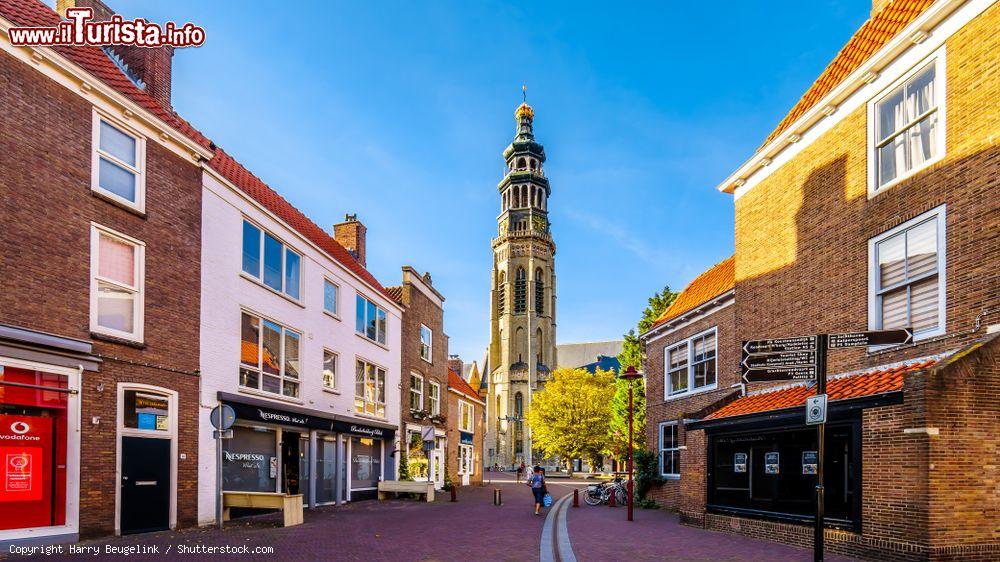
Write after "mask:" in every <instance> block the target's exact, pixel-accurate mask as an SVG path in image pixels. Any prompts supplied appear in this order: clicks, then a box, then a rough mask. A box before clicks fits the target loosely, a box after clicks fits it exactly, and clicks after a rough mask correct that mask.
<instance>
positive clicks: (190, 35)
mask: <svg viewBox="0 0 1000 562" xmlns="http://www.w3.org/2000/svg"><path fill="white" fill-rule="evenodd" d="M93 17H94V10H93V8H69V9H67V10H66V20H63V21H61V22H59V23H58V24H57V25H56V26H55V27H11V28H10V30H9V35H10V42H11V43H12V44H13V45H17V46H28V45H31V46H42V47H51V46H54V45H75V46H84V45H89V46H95V47H102V46H105V45H135V46H137V47H162V46H164V45H170V46H172V47H200V46H201V45H202V44H203V43H204V42H205V30H204V29H203V28H201V27H198V26H197V25H194V24H193V23H190V22H189V23H185V24H184V25H180V26H179V25H177V24H175V23H174V22H172V21H168V22H167V23H166V24H164V25H163V26H162V27H161V26H160V25H159V24H155V23H150V22H148V21H146V20H145V19H143V18H137V19H134V20H125V19H123V18H122V17H121V16H119V15H117V14H116V15H114V16H111V19H110V20H107V21H90V20H92V19H93Z"/></svg>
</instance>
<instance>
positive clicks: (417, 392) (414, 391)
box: [410, 371, 424, 411]
mask: <svg viewBox="0 0 1000 562" xmlns="http://www.w3.org/2000/svg"><path fill="white" fill-rule="evenodd" d="M414 381H417V383H418V385H419V388H418V387H416V386H414V384H413V382H414ZM414 398H416V400H417V407H416V408H414V407H413V399H414ZM423 409H424V376H423V375H421V374H420V373H417V372H416V371H410V410H417V411H419V410H423Z"/></svg>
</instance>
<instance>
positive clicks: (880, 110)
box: [872, 59, 944, 190]
mask: <svg viewBox="0 0 1000 562" xmlns="http://www.w3.org/2000/svg"><path fill="white" fill-rule="evenodd" d="M939 60H940V59H936V60H935V61H933V62H931V63H929V64H927V65H925V66H923V67H921V68H920V69H919V70H918V71H917V72H916V73H914V74H912V75H910V76H909V77H908V78H906V79H905V80H904V81H903V82H902V83H900V84H897V85H895V86H893V88H892V89H890V90H889V91H888V92H887V93H885V94H884V95H883V96H881V97H880V98H879V99H878V100H877V101H876V102H875V105H874V115H873V116H872V118H873V119H872V120H873V123H874V127H875V130H874V149H873V155H874V159H875V162H874V171H875V186H874V187H875V190H877V189H880V188H882V187H885V186H887V185H888V184H890V183H892V182H893V181H895V180H898V179H901V178H903V177H906V176H908V175H910V174H912V173H914V172H916V171H917V170H919V169H920V168H923V167H924V166H926V165H928V164H929V163H930V162H931V161H933V160H935V159H937V158H938V157H939V156H940V155H941V153H942V152H943V151H944V137H943V133H944V127H943V123H942V120H943V116H944V91H943V90H944V88H942V87H941V84H942V82H943V68H941V69H939V68H938V66H939V62H938V61H939Z"/></svg>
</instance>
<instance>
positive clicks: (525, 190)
mask: <svg viewBox="0 0 1000 562" xmlns="http://www.w3.org/2000/svg"><path fill="white" fill-rule="evenodd" d="M534 119H535V110H534V109H533V108H532V107H531V106H530V105H528V103H527V101H524V102H523V103H521V105H520V106H518V107H517V109H516V110H515V111H514V121H515V123H516V128H515V132H514V139H513V140H512V141H511V143H510V145H508V146H507V148H506V149H504V151H503V158H504V162H505V163H506V170H505V173H504V177H503V179H501V180H500V183H499V184H498V185H497V190H498V192H499V195H500V214H499V215H498V216H497V226H498V228H497V237H496V238H494V239H493V243H492V247H493V275H492V290H491V297H492V298H491V312H490V348H489V362H488V364H489V372H484V373H483V377H484V378H487V386H488V389H489V391H488V396H487V409H488V411H487V443H488V444H489V445H488V448H490V449H492V459H487V460H488V461H489V462H491V464H492V463H500V464H503V465H509V464H516V463H520V462H522V461H524V462H526V463H529V464H530V463H532V462H539V461H540V460H541V459H540V458H539V457H538V455H537V454H533V451H532V447H531V432H530V430H529V428H528V427H527V425H528V424H527V421H526V419H525V417H526V416H527V413H528V411H529V409H530V407H531V399H532V395H533V394H534V393H535V392H537V391H538V390H540V389H541V388H542V387H543V386H544V384H545V382H546V381H548V380H549V377H550V373H551V369H552V368H553V367H554V366H555V363H556V345H555V335H556V334H555V331H556V321H555V312H556V311H555V302H556V296H555V295H556V291H555V279H556V277H555V262H554V257H555V251H556V247H555V242H554V241H553V239H552V235H551V232H550V231H549V219H548V215H549V212H548V205H549V203H548V202H549V196H550V195H551V188H550V186H549V180H548V178H547V177H546V176H545V171H544V164H545V148H544V147H543V146H542V145H541V144H540V143H538V142H537V141H536V140H535V133H534Z"/></svg>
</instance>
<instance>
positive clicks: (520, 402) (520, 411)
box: [514, 392, 524, 416]
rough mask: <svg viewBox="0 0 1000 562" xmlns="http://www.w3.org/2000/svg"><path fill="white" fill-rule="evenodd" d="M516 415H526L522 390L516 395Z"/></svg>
mask: <svg viewBox="0 0 1000 562" xmlns="http://www.w3.org/2000/svg"><path fill="white" fill-rule="evenodd" d="M514 415H516V416H523V415H524V395H523V394H521V393H520V392H518V393H517V394H515V395H514Z"/></svg>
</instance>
